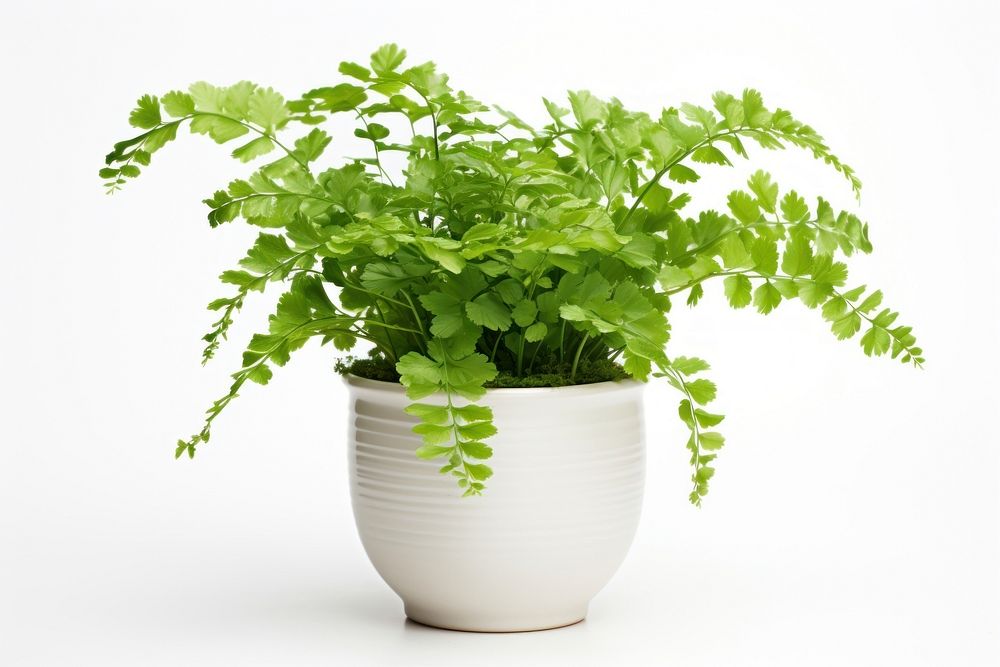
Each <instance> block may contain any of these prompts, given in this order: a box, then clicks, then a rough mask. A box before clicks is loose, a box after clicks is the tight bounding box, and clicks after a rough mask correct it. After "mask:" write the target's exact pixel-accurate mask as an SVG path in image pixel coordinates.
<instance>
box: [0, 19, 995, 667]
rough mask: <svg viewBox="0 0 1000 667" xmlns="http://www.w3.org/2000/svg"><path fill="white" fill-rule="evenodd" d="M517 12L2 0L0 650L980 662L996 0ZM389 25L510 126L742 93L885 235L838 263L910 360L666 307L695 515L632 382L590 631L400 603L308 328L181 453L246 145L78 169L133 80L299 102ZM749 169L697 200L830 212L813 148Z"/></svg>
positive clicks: (246, 327) (212, 380) (986, 588)
mask: <svg viewBox="0 0 1000 667" xmlns="http://www.w3.org/2000/svg"><path fill="white" fill-rule="evenodd" d="M540 4H541V3H539V4H538V5H535V6H529V5H517V4H515V3H496V2H494V3H473V2H469V1H466V2H459V3H449V4H444V3H434V2H424V3H405V4H403V3H400V4H398V5H392V4H389V3H374V2H373V3H367V4H364V5H362V3H350V4H348V3H335V2H312V3H292V2H283V3H278V2H274V3H264V2H241V3H232V4H229V5H227V6H225V7H223V6H221V5H214V4H213V3H210V2H205V1H202V2H190V3H189V2H171V3H156V4H151V3H140V2H130V3H125V2H122V3H65V4H64V5H59V4H52V3H38V2H23V3H17V5H14V4H6V5H4V8H3V9H0V72H2V85H3V87H4V92H3V103H2V106H0V114H2V127H3V134H2V139H0V148H2V159H0V183H2V186H0V187H2V191H3V193H4V197H3V204H2V209H0V220H2V232H3V235H2V240H0V267H2V269H3V281H2V287H0V295H2V311H0V313H2V315H0V318H2V319H0V346H2V350H3V363H2V367H0V394H2V395H0V421H2V423H0V440H2V449H0V664H4V665H18V666H19V665H101V666H110V665H119V664H120V665H179V664H185V665H424V664H427V665H431V664H433V665H459V664H483V665H492V664H496V665H509V664H527V665H584V664H593V665H692V666H698V665H963V666H968V667H972V666H976V665H996V664H1000V652H998V636H997V635H998V628H1000V616H998V598H1000V593H998V569H1000V565H998V564H1000V552H998V522H1000V516H998V509H1000V508H998V493H997V482H998V477H1000V470H998V455H997V444H998V438H997V427H996V414H997V408H998V391H997V371H998V370H1000V369H998V364H997V355H998V345H997V343H998V340H1000V326H998V317H997V314H996V313H997V309H998V306H1000V302H998V298H997V287H998V272H997V265H996V262H997V257H998V256H1000V255H998V252H1000V243H998V231H997V230H998V222H1000V221H998V215H997V182H998V176H1000V173H998V172H1000V170H998V168H997V162H996V159H997V158H996V156H997V150H998V148H1000V145H998V139H997V130H996V127H995V119H996V114H997V109H998V108H1000V95H998V92H1000V82H998V79H1000V76H998V63H1000V51H998V49H997V47H996V42H995V37H996V34H995V31H996V25H997V19H998V18H1000V17H998V16H997V13H996V11H995V10H994V8H993V6H992V3H989V2H981V3H975V2H955V1H954V0H952V1H949V2H944V1H942V2H908V3H898V4H896V3H873V2H863V3H850V2H836V3H832V2H831V3H822V4H819V3H804V2H777V3H776V2H764V1H758V2H752V3H750V2H741V3H733V2H721V1H716V2H711V3H697V2H688V3H683V4H680V3H667V2H658V3H650V4H645V3H638V2H614V3H602V4H590V3H583V2H574V3H559V4H558V5H557V4H555V3H553V4H552V5H550V6H540ZM529 7H530V8H529ZM991 40H993V42H992V43H991ZM385 41H398V42H399V43H400V44H401V45H404V46H405V47H406V48H408V49H409V51H410V54H411V58H412V59H413V60H415V61H417V60H425V59H434V60H436V61H437V62H438V64H439V65H440V67H441V68H442V69H443V70H444V71H446V72H449V73H450V74H451V75H452V82H453V83H454V84H455V85H456V86H457V87H460V88H464V89H466V90H468V91H469V92H470V93H472V94H473V95H475V96H477V97H480V98H482V99H485V100H486V101H489V102H495V103H499V104H501V105H503V106H504V107H507V108H510V109H512V110H516V111H518V112H520V113H522V114H523V115H524V116H525V117H527V118H530V119H533V120H536V121H542V120H543V116H542V113H541V110H542V108H541V105H540V103H539V98H540V97H541V96H543V95H545V96H548V97H554V98H559V97H560V96H561V95H562V94H563V91H565V90H566V89H571V88H573V89H575V88H583V87H587V88H590V89H591V90H592V91H594V92H595V93H596V94H599V95H604V96H611V95H615V96H618V97H620V98H621V99H622V100H623V101H624V102H625V103H626V104H627V105H629V106H633V107H637V108H642V109H647V110H650V111H656V110H658V109H659V108H660V106H662V105H669V104H679V103H680V102H682V101H693V102H696V103H702V104H707V102H708V98H709V96H710V94H711V93H712V92H713V91H714V90H716V89H720V88H722V89H727V90H731V91H734V92H735V91H739V90H740V89H742V88H743V87H744V86H754V87H757V88H759V89H760V90H761V91H762V92H763V93H764V98H765V101H766V102H768V103H769V104H771V105H778V106H782V107H786V108H789V109H791V110H792V111H793V112H794V113H795V114H797V115H798V116H800V117H801V118H803V119H805V120H807V121H808V122H809V123H810V124H812V125H814V126H815V127H816V128H818V129H819V130H820V131H821V132H822V133H823V134H824V135H825V136H826V137H827V139H828V140H829V142H830V143H831V145H832V146H833V147H834V148H835V149H836V151H837V152H838V153H839V154H840V155H841V156H843V157H844V158H845V159H846V160H847V161H848V162H849V163H851V164H853V165H855V166H856V167H857V169H858V170H859V173H860V175H861V177H862V178H863V180H864V181H865V191H864V196H863V199H862V202H861V204H860V207H859V208H858V211H859V212H860V214H861V215H862V217H863V218H864V219H866V220H868V221H869V222H870V223H871V226H872V238H873V240H874V243H875V253H874V254H873V255H872V256H869V257H862V258H859V259H856V260H852V262H851V266H852V270H853V273H852V281H856V282H857V283H860V282H867V283H869V284H872V285H876V286H879V287H882V288H883V289H884V290H885V292H886V295H887V304H889V305H892V306H893V307H894V308H897V309H898V310H900V311H901V312H902V317H901V321H905V322H906V323H909V324H912V325H913V326H914V328H915V332H916V333H917V334H918V337H919V341H920V343H921V344H922V345H923V347H924V348H925V350H926V352H927V357H928V363H927V367H926V369H925V370H923V371H918V370H914V369H912V368H907V367H904V366H902V365H900V364H898V363H894V362H891V361H888V360H887V359H879V360H871V359H868V358H866V357H864V356H863V354H862V353H861V351H860V349H859V348H858V346H857V343H856V341H852V342H850V343H841V342H838V341H836V340H835V339H834V338H833V336H832V335H830V333H829V332H828V331H827V326H826V324H825V323H824V322H823V321H822V320H821V318H820V317H819V314H818V313H816V312H813V311H809V310H807V309H805V308H803V307H802V306H801V305H800V304H798V303H792V304H788V305H783V306H782V307H781V308H780V309H779V311H778V312H776V313H774V314H772V315H770V316H769V317H767V318H763V317H760V316H758V315H756V314H755V313H753V312H751V309H747V310H746V311H741V312H734V311H731V310H729V309H728V308H727V307H726V306H725V304H724V300H723V299H722V297H721V294H720V292H721V285H716V286H715V288H714V290H709V291H710V296H709V298H707V299H706V300H705V303H704V304H703V305H702V306H700V307H699V308H698V309H696V310H693V311H688V310H687V309H685V308H680V309H679V310H678V312H676V313H675V314H674V315H673V318H672V321H673V325H674V339H673V341H672V346H673V347H672V351H673V353H674V354H695V355H699V356H703V357H705V358H707V359H709V360H711V361H712V363H713V366H714V368H713V377H714V379H715V380H716V381H717V382H718V383H719V386H720V396H719V400H718V402H717V403H716V404H715V406H717V407H718V408H719V410H722V411H725V412H726V413H727V414H728V415H729V418H728V420H727V421H726V422H725V424H724V426H725V429H724V432H725V433H726V435H727V437H728V441H729V444H728V445H727V448H726V450H725V451H724V453H723V456H722V457H721V459H720V461H719V466H718V467H719V472H718V474H717V475H716V478H715V480H714V482H713V484H714V488H713V491H712V493H711V495H710V496H709V498H708V499H707V502H706V505H705V507H704V509H702V510H701V511H697V510H695V509H693V508H691V507H690V506H689V505H688V504H687V501H686V499H685V495H686V493H687V478H688V471H687V469H686V460H685V459H686V456H685V452H684V450H683V440H684V437H685V435H684V431H683V427H682V426H681V425H680V424H679V422H678V421H677V420H676V418H675V414H676V412H675V405H676V397H675V396H673V395H671V394H670V393H668V390H667V389H665V388H664V387H662V386H651V387H650V388H649V390H648V394H647V407H648V442H649V475H648V495H647V500H646V504H645V509H644V515H643V519H642V524H641V526H640V529H639V533H638V536H637V538H636V542H635V544H634V546H633V548H632V551H631V554H630V555H629V557H628V559H627V560H626V562H625V564H624V565H623V567H622V569H621V570H620V572H619V573H618V575H617V576H616V577H615V579H614V580H613V581H612V582H611V583H610V584H609V585H608V587H607V588H606V589H605V590H604V591H603V592H602V593H601V594H600V595H599V596H598V597H597V598H596V599H595V600H594V602H593V604H592V605H591V613H590V616H589V617H588V619H587V620H586V621H585V622H584V623H582V624H580V625H578V626H575V627H571V628H567V629H563V630H557V631H551V632H544V633H532V634H521V635H493V636H490V635H475V634H461V633H452V632H444V631H437V630H431V629H428V628H423V627H420V626H416V625H413V624H410V623H406V622H405V621H404V618H403V615H402V609H401V605H400V604H399V602H398V600H397V599H396V598H395V596H394V595H393V594H392V593H391V592H390V591H389V590H388V588H387V587H386V586H385V585H384V584H382V582H381V581H380V580H379V579H378V577H377V575H376V574H375V572H374V570H373V569H372V568H371V567H370V565H369V564H368V563H367V561H366V559H365V556H364V554H363V552H362V549H361V546H360V544H359V542H358V539H357V537H356V535H355V531H354V527H353V523H352V518H351V512H350V507H349V498H348V492H347V487H346V478H347V476H346V471H345V464H346V461H345V458H346V457H345V454H344V434H345V430H346V425H345V393H344V388H343V387H342V385H341V382H340V380H339V378H338V377H337V376H335V375H334V374H333V373H332V372H331V365H332V361H331V357H330V356H329V352H328V351H327V350H326V349H325V348H324V349H323V350H320V349H319V348H318V347H310V348H308V349H306V350H304V351H302V352H301V353H300V354H299V355H298V358H297V359H296V360H293V363H292V364H291V365H290V366H289V367H288V368H286V369H284V370H282V371H281V372H279V373H278V374H277V376H276V378H275V381H274V382H273V385H272V386H270V387H267V388H260V387H256V386H254V387H252V388H250V389H248V390H246V391H245V392H244V395H243V397H242V398H241V400H240V401H239V402H238V403H237V404H235V405H234V406H233V407H232V409H231V410H230V411H229V412H228V413H227V414H226V415H225V416H224V417H223V418H221V419H220V420H219V422H218V427H217V429H216V434H215V438H214V439H213V442H212V444H211V445H210V446H207V447H204V448H202V450H200V454H199V456H198V457H197V459H196V460H194V461H187V460H183V461H179V462H175V461H174V460H173V458H172V455H173V446H174V442H175V441H176V438H177V437H178V436H186V435H187V434H188V433H190V432H192V431H194V430H195V429H196V428H197V425H198V422H199V419H200V415H201V411H202V409H203V408H204V407H205V406H206V405H207V403H208V401H209V400H210V399H211V398H213V397H215V396H216V395H218V394H220V392H221V391H222V390H223V389H224V387H225V386H226V383H227V373H228V372H229V371H231V370H233V369H235V367H236V366H237V364H238V359H239V352H240V346H241V344H242V343H243V342H244V341H245V339H246V338H247V337H248V336H249V335H250V334H251V333H252V332H253V331H254V330H256V329H257V328H259V327H260V326H261V323H262V322H263V320H264V318H265V316H266V313H267V312H268V311H269V310H270V309H271V303H272V302H271V300H270V299H269V298H268V296H265V297H257V298H254V299H253V300H252V303H251V304H250V305H249V307H248V308H247V309H246V310H245V313H244V317H243V318H242V320H240V323H239V325H238V326H237V328H236V330H235V331H234V334H235V335H234V336H233V340H232V343H231V345H230V346H228V347H227V348H225V349H224V351H223V352H222V353H221V354H220V356H219V358H218V359H217V360H216V361H215V362H214V363H213V364H211V365H210V366H208V367H207V368H204V369H203V368H201V367H200V366H199V364H198V359H199V353H200V349H201V347H202V344H201V342H200V341H199V336H200V334H201V333H202V332H203V331H204V330H205V329H206V328H207V326H208V324H209V323H210V321H211V314H210V313H208V312H207V311H205V310H204V304H205V303H207V302H208V301H209V300H210V299H212V298H215V297H217V296H220V295H222V294H224V293H225V291H224V289H223V288H221V287H220V286H218V285H217V284H216V282H215V276H216V275H217V274H218V273H219V272H220V271H221V270H223V269H225V268H229V267H231V266H232V265H233V264H234V263H235V261H236V260H237V259H238V258H239V257H240V256H241V253H242V251H243V249H244V248H245V246H247V245H248V244H249V242H250V241H251V239H252V238H253V235H254V232H253V231H252V230H250V229H246V228H241V227H240V226H237V225H230V226H227V227H225V228H223V229H219V230H214V231H213V230H210V229H209V228H208V225H207V223H206V222H205V219H204V216H205V213H206V209H205V208H204V206H203V205H202V204H201V203H200V199H201V198H203V197H204V196H207V195H208V194H209V193H210V192H211V191H212V190H214V189H216V187H218V186H220V185H222V184H224V183H226V182H227V181H228V180H229V179H231V178H233V177H236V176H238V175H241V174H243V173H245V172H246V168H245V167H243V166H241V165H239V164H238V163H236V162H234V161H232V160H230V159H229V158H228V157H227V155H226V153H227V152H228V149H221V148H220V147H218V146H215V145H214V144H212V143H211V142H210V141H208V140H206V139H205V138H204V137H192V136H189V135H187V134H186V133H184V134H183V135H182V136H181V137H180V138H179V141H177V142H175V143H174V144H171V145H169V146H168V147H167V148H166V149H164V150H163V151H162V152H161V153H158V154H157V155H156V156H154V162H153V165H152V166H151V167H150V168H148V169H147V170H146V173H145V174H144V176H143V178H141V179H139V180H138V181H136V182H132V183H130V184H129V186H128V188H127V189H126V190H125V191H124V192H123V193H121V194H120V195H116V196H115V197H111V198H109V197H106V196H105V195H104V194H103V193H102V188H101V185H100V180H99V179H98V178H97V175H96V172H97V169H98V168H99V167H100V166H101V163H102V157H103V155H104V154H105V153H106V152H107V151H108V150H109V149H110V146H111V144H112V143H113V142H114V141H117V140H119V139H122V138H125V137H127V136H131V134H130V133H132V132H133V131H134V130H133V129H132V128H130V127H128V125H127V122H126V119H127V115H128V112H129V110H130V109H131V107H132V105H133V102H134V100H135V99H136V98H137V97H138V96H139V95H140V94H142V93H146V92H151V93H160V94H162V93H163V92H165V91H167V90H169V89H172V88H182V87H184V86H186V85H187V84H188V83H189V82H192V81H195V80H198V79H207V80H209V81H214V82H217V83H232V82H235V81H237V80H239V79H242V78H251V79H253V80H255V81H258V82H261V83H263V84H267V85H273V86H275V87H276V88H278V89H279V90H282V91H284V92H285V94H286V95H287V96H289V97H294V96H296V95H298V94H300V93H301V92H303V91H305V90H307V89H308V88H311V87H314V86H319V85H327V84H330V83H332V82H333V83H335V82H336V81H337V75H336V66H337V63H338V62H339V61H340V60H342V59H351V60H364V59H366V57H367V54H368V53H370V52H371V51H372V50H373V49H374V48H375V47H376V46H377V45H379V44H380V43H382V42H385ZM339 145H340V146H341V147H344V148H345V149H347V148H350V147H351V146H353V144H350V143H347V142H345V143H343V144H339ZM336 147H338V144H336V143H335V144H334V148H336ZM753 157H755V158H760V159H759V161H757V162H756V164H754V165H753V166H751V165H749V164H747V163H742V164H737V168H736V169H733V170H723V169H717V170H715V171H714V172H712V173H711V175H710V176H711V177H710V178H708V179H706V182H705V183H703V184H699V188H697V189H696V190H695V193H696V201H695V205H696V206H699V207H702V208H708V207H718V206H720V205H721V204H722V203H723V202H724V200H723V196H724V194H725V193H726V192H727V191H728V190H729V189H731V188H733V187H735V186H737V185H738V184H739V183H740V182H741V181H742V180H743V179H745V178H746V176H747V175H748V174H749V173H750V172H751V171H752V170H753V169H754V168H756V166H758V165H762V166H765V167H767V168H770V169H772V170H773V171H774V173H775V175H776V177H777V178H778V180H779V182H781V183H784V184H787V186H793V187H796V188H797V189H799V190H800V191H801V192H804V193H807V194H809V195H815V194H825V195H826V196H827V197H829V198H830V199H831V200H832V201H833V202H834V204H835V206H838V207H852V206H854V205H855V203H854V202H853V201H852V198H851V195H850V192H849V190H848V188H847V186H846V185H845V184H844V182H843V181H841V180H840V179H839V178H838V177H837V176H836V175H835V174H832V173H828V171H827V170H825V169H823V168H822V166H821V165H817V164H815V163H813V162H812V161H811V160H810V159H809V158H808V157H807V156H806V155H803V154H798V153H792V152H787V151H786V152H785V153H783V154H780V155H775V154H768V155H764V156H761V155H760V151H759V150H758V151H755V153H754V156H753ZM269 296H271V297H273V293H272V294H270V295H269ZM567 566H571V564H567Z"/></svg>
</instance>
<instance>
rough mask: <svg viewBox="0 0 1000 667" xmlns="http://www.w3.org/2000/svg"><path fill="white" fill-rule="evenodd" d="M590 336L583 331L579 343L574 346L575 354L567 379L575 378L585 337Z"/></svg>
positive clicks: (585, 340) (585, 341)
mask: <svg viewBox="0 0 1000 667" xmlns="http://www.w3.org/2000/svg"><path fill="white" fill-rule="evenodd" d="M589 337H590V334H589V333H584V334H583V338H581V339H580V345H579V346H577V348H576V356H575V357H573V368H572V370H570V373H569V381H570V382H572V381H573V380H575V379H576V367H577V365H578V364H579V363H580V353H582V352H583V346H584V345H585V344H586V343H587V338H589Z"/></svg>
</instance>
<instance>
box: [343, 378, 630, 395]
mask: <svg viewBox="0 0 1000 667" xmlns="http://www.w3.org/2000/svg"><path fill="white" fill-rule="evenodd" d="M341 378H342V379H343V381H344V383H345V384H347V385H349V386H351V387H358V388H363V389H373V390H375V391H385V392H389V393H393V394H402V393H404V392H405V391H406V389H405V388H404V387H403V385H402V384H400V383H399V382H386V381H384V380H372V379H369V378H363V377H361V376H358V375H354V374H353V373H347V374H344V375H341ZM645 386H646V383H645V382H640V381H638V380H634V379H632V378H627V379H625V380H606V381H604V382H590V383H587V384H572V385H565V386H562V387H496V388H490V387H488V388H487V389H486V394H487V395H488V396H489V395H506V396H511V395H520V396H525V395H530V394H556V393H558V394H559V395H562V396H568V395H580V394H603V393H611V392H617V391H635V390H637V389H642V388H643V387H645Z"/></svg>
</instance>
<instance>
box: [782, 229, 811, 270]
mask: <svg viewBox="0 0 1000 667" xmlns="http://www.w3.org/2000/svg"><path fill="white" fill-rule="evenodd" d="M812 261H813V255H812V246H811V245H809V241H808V240H807V239H805V238H803V237H796V238H794V239H792V240H791V241H789V242H788V244H787V245H785V253H784V255H783V256H782V258H781V270H782V271H784V272H785V273H787V274H788V275H790V276H801V275H806V274H808V273H809V271H810V269H812Z"/></svg>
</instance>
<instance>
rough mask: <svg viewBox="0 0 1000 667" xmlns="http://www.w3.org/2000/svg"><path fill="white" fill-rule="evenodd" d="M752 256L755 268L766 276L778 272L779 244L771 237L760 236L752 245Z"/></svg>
mask: <svg viewBox="0 0 1000 667" xmlns="http://www.w3.org/2000/svg"><path fill="white" fill-rule="evenodd" d="M750 257H751V258H752V259H753V265H754V268H755V269H757V271H759V272H760V273H762V274H764V275H765V276H773V275H774V274H775V273H777V272H778V244H777V243H775V242H774V241H772V240H771V239H768V238H765V237H763V236H758V237H757V238H756V239H754V242H753V245H752V246H750Z"/></svg>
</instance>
